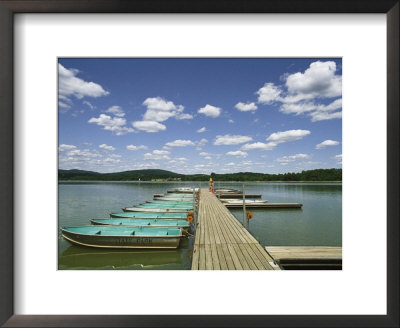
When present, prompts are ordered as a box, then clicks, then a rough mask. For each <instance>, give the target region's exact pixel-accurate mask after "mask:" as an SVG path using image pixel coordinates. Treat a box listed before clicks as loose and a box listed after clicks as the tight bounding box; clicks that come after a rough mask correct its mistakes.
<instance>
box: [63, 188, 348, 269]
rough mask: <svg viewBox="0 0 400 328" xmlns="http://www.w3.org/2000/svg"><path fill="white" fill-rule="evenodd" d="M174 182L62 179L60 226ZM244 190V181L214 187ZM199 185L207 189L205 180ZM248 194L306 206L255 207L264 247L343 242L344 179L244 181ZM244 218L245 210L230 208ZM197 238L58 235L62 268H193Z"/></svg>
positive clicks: (255, 228) (254, 226) (254, 225)
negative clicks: (140, 245) (165, 243)
mask: <svg viewBox="0 0 400 328" xmlns="http://www.w3.org/2000/svg"><path fill="white" fill-rule="evenodd" d="M199 185H200V184H199V182H196V183H190V182H185V183H174V182H140V183H139V182H60V183H59V186H58V191H59V194H58V196H59V208H58V213H59V218H58V219H59V220H58V225H59V227H62V226H77V225H86V224H90V222H89V219H90V218H107V217H109V213H112V212H121V211H122V210H121V208H122V207H127V206H131V205H135V204H139V203H142V202H144V201H146V200H151V199H153V194H154V193H164V192H166V191H167V190H168V189H171V188H176V187H186V186H187V187H192V186H196V187H198V186H199ZM222 186H223V187H230V188H235V189H241V188H242V184H241V183H222V182H221V183H218V182H216V185H215V187H222ZM201 187H203V188H207V187H208V184H207V183H206V182H203V183H202V184H201ZM245 192H246V193H249V194H250V193H252V194H253V193H255V194H262V199H267V200H268V201H269V202H271V203H275V202H277V203H279V202H282V203H283V202H296V203H302V204H303V207H302V209H267V210H261V209H258V210H251V211H252V212H253V214H254V217H253V218H252V219H251V220H250V223H249V230H250V232H251V233H252V234H253V236H255V238H256V239H257V240H258V241H259V242H260V244H261V245H262V246H342V184H341V183H264V182H262V183H250V182H249V183H245ZM232 213H233V214H234V215H235V216H236V217H237V218H238V219H239V220H240V221H241V222H242V220H243V211H242V210H232ZM193 241H194V239H193V238H189V239H182V240H181V244H180V247H179V248H178V249H176V250H146V249H144V250H139V249H137V250H113V249H97V248H90V247H83V246H76V245H71V244H70V243H69V242H68V241H66V240H64V239H63V238H62V237H61V235H60V233H59V236H58V254H59V261H58V267H59V269H94V270H100V269H119V270H124V269H129V270H134V269H153V270H154V269H156V270H178V269H179V270H180V269H184V270H185V269H190V265H191V250H192V246H193Z"/></svg>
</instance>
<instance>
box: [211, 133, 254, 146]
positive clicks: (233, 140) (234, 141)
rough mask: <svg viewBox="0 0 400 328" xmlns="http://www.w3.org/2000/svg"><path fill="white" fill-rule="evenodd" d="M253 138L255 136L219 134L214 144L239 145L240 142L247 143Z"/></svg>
mask: <svg viewBox="0 0 400 328" xmlns="http://www.w3.org/2000/svg"><path fill="white" fill-rule="evenodd" d="M251 140H253V138H252V137H248V136H240V135H230V134H226V135H224V136H217V137H216V139H215V141H214V145H215V146H221V145H238V144H241V143H245V142H248V141H251Z"/></svg>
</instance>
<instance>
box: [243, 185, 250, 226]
mask: <svg viewBox="0 0 400 328" xmlns="http://www.w3.org/2000/svg"><path fill="white" fill-rule="evenodd" d="M242 196H243V224H244V227H245V228H246V229H247V230H248V229H249V221H248V220H247V215H246V197H245V195H244V183H243V184H242Z"/></svg>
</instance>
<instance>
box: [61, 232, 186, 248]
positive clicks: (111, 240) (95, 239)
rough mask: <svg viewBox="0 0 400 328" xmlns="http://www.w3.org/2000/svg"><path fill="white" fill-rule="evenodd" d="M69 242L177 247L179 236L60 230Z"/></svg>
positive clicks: (85, 244)
mask: <svg viewBox="0 0 400 328" xmlns="http://www.w3.org/2000/svg"><path fill="white" fill-rule="evenodd" d="M62 236H63V237H64V238H65V239H66V240H68V241H69V242H71V243H73V244H76V245H81V246H88V247H97V248H178V246H179V242H180V238H181V236H134V235H133V236H103V235H84V234H77V233H73V232H70V231H66V230H62Z"/></svg>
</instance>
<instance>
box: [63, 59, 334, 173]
mask: <svg viewBox="0 0 400 328" xmlns="http://www.w3.org/2000/svg"><path fill="white" fill-rule="evenodd" d="M341 68H342V65H341V59H338V58H309V59H305V58H300V59H299V58H284V59H278V58H277V59H273V58H249V59H233V58H231V59H223V58H221V59H213V58H198V59H197V58H186V59H182V58H179V59H167V58H165V59H158V58H153V59H150V58H148V59H137V58H126V59H121V58H116V59H109V58H103V59H91V58H85V59H73V58H68V59H67V58H65V59H59V63H58V74H59V76H58V96H59V103H58V111H59V116H58V117H59V168H61V169H73V168H76V169H82V170H91V171H97V172H119V171H127V170H138V169H150V168H160V169H165V170H170V171H174V172H178V173H184V174H192V173H205V174H209V173H211V172H215V173H230V172H239V171H251V172H262V173H284V172H299V171H302V170H310V169H315V168H341V166H342V164H341V163H342V155H341V154H342V96H341V95H342V69H341Z"/></svg>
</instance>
